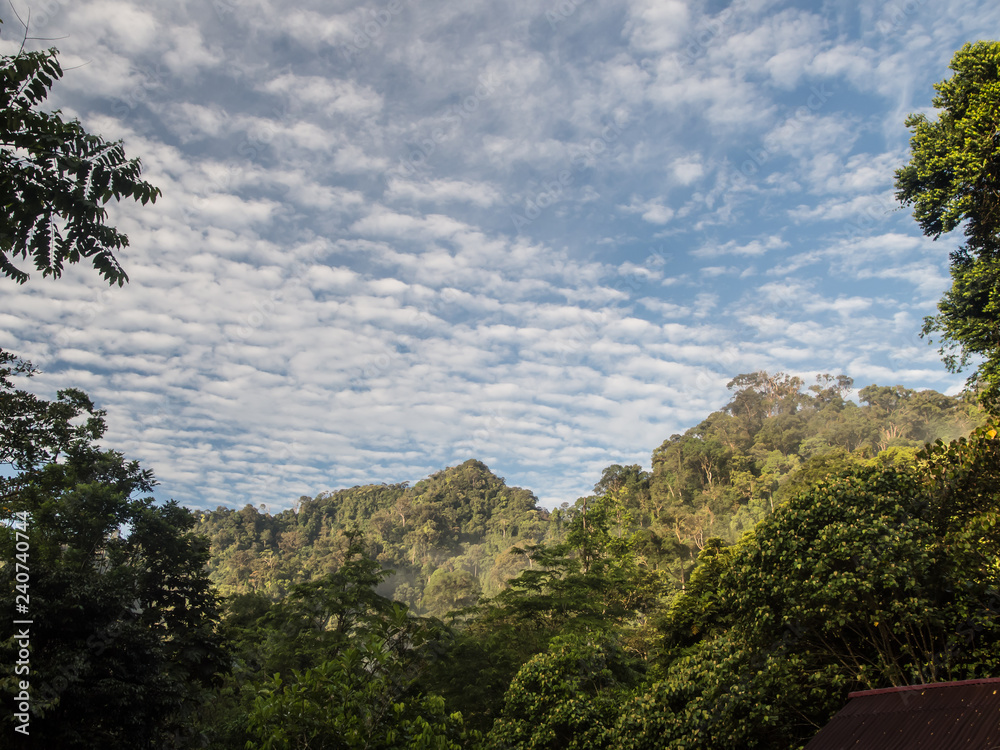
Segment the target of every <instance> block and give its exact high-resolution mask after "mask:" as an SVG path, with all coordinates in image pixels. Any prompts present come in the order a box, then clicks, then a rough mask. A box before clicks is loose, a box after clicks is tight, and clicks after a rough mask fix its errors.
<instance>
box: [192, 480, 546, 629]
mask: <svg viewBox="0 0 1000 750" xmlns="http://www.w3.org/2000/svg"><path fill="white" fill-rule="evenodd" d="M549 517H550V514H549V513H548V512H547V511H545V510H544V509H542V508H540V507H539V506H538V499H537V498H536V497H535V496H534V495H533V494H532V493H531V492H529V491H528V490H525V489H521V488H519V487H508V486H507V485H506V483H505V482H504V480H503V479H501V478H500V477H497V476H495V475H494V474H492V473H491V472H490V470H489V468H488V467H487V466H486V465H485V464H483V463H481V462H479V461H476V460H469V461H466V462H465V463H463V464H461V465H460V466H456V467H453V468H449V469H446V470H444V471H440V472H438V473H436V474H434V475H432V476H430V477H428V478H427V479H424V480H422V481H420V482H418V483H417V484H415V485H414V486H413V487H408V486H407V483H402V484H370V485H364V486H361V487H352V488H350V489H343V490H337V491H336V492H324V493H321V494H319V495H317V496H316V497H315V498H313V499H310V498H308V497H303V498H301V499H300V503H299V505H298V507H297V508H296V509H293V510H286V511H284V512H282V513H278V514H276V515H270V514H267V513H261V512H258V511H257V510H256V509H254V508H253V507H251V506H249V505H248V506H246V507H244V508H243V509H242V510H239V511H235V510H229V509H224V508H219V509H217V510H215V511H213V512H210V513H202V514H200V516H199V524H198V527H197V528H196V531H198V532H199V533H203V534H206V535H207V536H208V537H209V538H210V540H211V545H212V547H211V548H212V557H211V562H210V572H211V577H212V579H213V581H214V582H215V583H216V585H217V586H218V587H219V589H220V590H221V591H222V592H224V593H235V592H247V591H261V592H265V593H268V594H272V595H276V596H280V595H283V594H284V593H285V592H286V591H287V590H288V588H289V587H290V586H291V585H292V584H294V583H298V582H301V581H307V580H313V579H315V578H318V577H321V576H323V575H325V574H327V573H330V572H332V571H334V570H336V569H337V568H338V567H339V565H340V563H341V561H342V559H343V555H344V552H345V550H346V546H347V545H346V541H345V538H344V532H345V531H347V530H348V529H351V528H357V529H359V530H360V531H362V532H363V533H364V536H365V540H366V542H367V545H368V547H369V553H370V554H371V555H372V556H373V557H374V558H375V559H377V560H378V561H379V562H380V563H381V564H382V565H383V566H384V567H386V568H391V569H393V570H395V571H396V574H395V575H394V576H392V577H391V578H390V579H388V580H387V581H386V582H385V583H384V584H383V587H382V589H381V590H380V593H383V594H384V595H386V596H391V597H392V598H395V599H397V600H399V601H404V602H407V603H409V604H411V605H412V606H414V607H416V608H417V609H425V610H428V611H442V612H443V611H447V610H450V609H454V608H456V607H458V606H463V605H465V604H468V603H474V602H475V601H476V600H477V599H478V597H479V595H480V594H481V593H484V592H485V593H490V592H495V591H497V590H498V589H499V588H500V587H501V585H502V584H503V583H504V582H505V581H507V580H508V579H509V578H510V577H512V576H513V575H515V574H516V573H517V572H518V571H519V570H520V569H521V568H522V567H524V563H523V561H524V556H523V555H521V554H519V553H508V552H506V550H509V549H510V548H511V547H515V546H517V545H522V546H523V545H526V544H533V543H536V542H538V541H540V540H542V539H543V538H544V537H545V534H546V532H547V530H548V527H549Z"/></svg>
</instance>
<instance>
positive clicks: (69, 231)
mask: <svg viewBox="0 0 1000 750" xmlns="http://www.w3.org/2000/svg"><path fill="white" fill-rule="evenodd" d="M57 54H58V52H57V50H55V49H49V50H46V51H40V52H25V51H23V50H21V51H19V52H18V53H17V54H16V55H4V56H0V113H2V116H0V201H2V203H3V212H2V213H0V272H2V273H3V275H4V276H7V277H8V278H11V279H14V281H16V282H17V283H19V284H23V283H25V282H26V281H27V280H28V278H29V275H28V273H27V272H26V271H24V270H22V269H21V268H18V267H17V266H15V265H14V262H13V259H14V258H17V257H21V258H23V259H25V260H27V259H28V258H29V257H30V259H31V263H32V264H33V265H34V267H35V268H36V269H37V270H39V271H41V272H42V276H52V277H54V278H58V277H59V276H60V275H61V274H62V271H63V267H64V265H65V264H66V263H78V262H80V261H81V259H83V258H89V259H90V261H91V263H92V265H93V266H94V268H95V269H96V270H97V271H98V273H100V274H101V276H103V277H104V279H105V280H106V281H107V282H108V284H111V285H113V284H118V285H119V286H122V285H123V284H124V283H125V282H126V281H128V274H126V273H125V269H124V268H122V266H121V264H120V263H119V262H118V259H117V258H116V257H115V251H118V250H121V249H122V248H124V247H126V246H127V245H128V237H126V236H125V235H124V234H122V233H121V232H119V231H118V230H116V229H115V228H114V227H112V226H108V225H107V224H106V223H105V221H106V219H107V217H108V212H107V209H105V208H104V206H105V205H106V204H107V203H108V201H110V200H111V199H112V198H114V199H115V200H121V199H122V198H133V199H134V200H137V201H141V202H142V203H143V205H145V204H146V203H148V202H150V201H155V200H156V198H157V196H159V195H160V190H159V189H158V188H155V187H153V186H152V185H150V184H149V183H148V182H144V181H142V180H140V179H139V175H140V173H141V166H140V163H139V160H138V159H127V158H126V156H125V149H124V147H123V145H122V142H121V141H115V142H111V143H109V142H106V141H105V140H103V139H102V138H101V137H100V136H96V135H92V134H90V133H88V132H87V131H86V130H84V129H83V126H82V125H81V124H80V123H79V121H77V120H69V121H65V120H63V119H62V117H61V116H60V112H59V111H58V110H56V111H54V112H43V111H41V110H40V109H39V107H40V106H41V105H42V104H43V102H44V101H45V99H46V98H47V97H48V94H49V90H50V89H51V87H52V84H53V83H54V82H55V81H56V80H58V79H59V78H61V77H62V75H63V71H62V67H61V66H60V65H59V61H58V59H57V58H56V55H57Z"/></svg>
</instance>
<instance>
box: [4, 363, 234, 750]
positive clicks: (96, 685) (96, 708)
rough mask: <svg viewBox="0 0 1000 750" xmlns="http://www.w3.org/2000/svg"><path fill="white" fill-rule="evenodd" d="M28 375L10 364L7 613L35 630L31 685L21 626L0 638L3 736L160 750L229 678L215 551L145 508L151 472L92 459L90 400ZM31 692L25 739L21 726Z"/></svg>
mask: <svg viewBox="0 0 1000 750" xmlns="http://www.w3.org/2000/svg"><path fill="white" fill-rule="evenodd" d="M31 371H32V370H31V366H30V365H29V364H28V363H26V362H23V361H21V360H19V359H17V358H16V357H14V356H13V355H11V354H9V353H6V352H0V460H2V462H3V464H5V465H6V466H5V467H4V468H5V471H3V472H2V476H0V498H2V504H0V606H2V607H3V608H4V610H5V611H6V612H14V611H15V605H16V604H21V605H23V609H19V610H17V611H18V612H19V614H21V619H25V620H30V621H31V623H30V626H29V628H28V629H29V631H30V633H29V636H28V639H29V641H30V648H29V649H28V650H29V651H30V657H29V659H28V660H27V661H28V663H29V664H30V666H29V668H30V672H27V673H25V672H23V671H22V672H16V670H15V663H16V662H17V661H18V660H19V659H20V657H21V652H20V649H21V648H23V641H19V640H18V638H17V636H18V635H19V634H21V633H22V631H20V630H16V629H15V628H16V627H22V626H14V625H13V624H12V621H11V619H9V618H8V619H6V620H5V621H4V625H3V630H2V631H0V663H2V664H3V667H2V668H0V693H2V694H3V709H2V712H0V724H2V725H3V732H4V735H5V736H6V737H11V738H14V740H22V739H23V740H24V742H25V746H33V747H62V748H87V747H94V746H98V745H99V746H101V747H109V748H124V747H130V748H152V747H163V746H164V745H165V743H166V742H167V741H168V740H169V738H170V736H171V735H173V734H175V733H177V732H181V731H182V730H184V729H185V727H187V726H188V723H187V721H188V714H189V712H190V710H191V709H192V708H193V707H194V706H196V705H197V704H198V703H200V702H201V700H202V698H203V689H204V688H205V687H207V685H208V684H209V683H210V682H211V681H212V679H213V677H214V675H215V674H216V672H217V671H219V670H220V669H221V668H222V665H223V654H222V650H221V648H220V641H219V637H218V636H217V634H216V627H215V626H216V612H217V609H216V597H215V595H214V594H213V593H212V592H211V591H210V589H209V582H208V578H207V576H206V575H205V572H204V567H205V563H206V562H207V560H208V546H207V544H205V542H204V540H203V539H201V538H199V537H196V536H194V535H192V534H191V533H189V530H190V528H191V526H192V525H193V524H194V520H193V518H192V516H191V514H190V513H189V512H188V511H187V510H185V509H183V508H181V507H179V506H178V505H177V504H176V503H173V502H169V503H165V504H156V503H155V502H154V501H153V499H152V498H150V497H141V495H142V494H144V493H148V492H149V491H150V490H151V489H152V487H153V485H154V480H153V476H152V473H151V472H149V471H147V470H144V469H142V468H140V466H139V464H138V463H137V462H135V461H126V460H125V458H124V457H123V456H122V455H121V454H120V453H117V452H115V451H109V450H103V449H101V448H100V447H99V446H98V445H96V441H97V440H99V439H100V437H101V436H102V435H103V433H104V429H105V423H104V412H102V411H100V410H97V409H95V408H94V406H93V404H92V403H91V401H90V399H88V398H87V396H86V395H85V394H84V393H82V392H81V391H75V390H73V391H62V392H60V393H59V398H58V400H57V401H55V402H49V401H45V400H43V399H39V398H38V397H36V396H34V395H33V394H30V393H27V392H25V391H22V390H18V389H16V388H15V387H14V383H13V377H15V376H16V375H30V373H31ZM15 521H16V522H17V524H16V525H15ZM21 524H24V525H25V527H26V528H25V529H24V530H23V531H22V530H21V529H20V528H17V527H19V526H20V525H21ZM19 532H20V533H19ZM15 552H16V555H15ZM15 563H18V564H20V567H19V566H18V565H16V564H15ZM25 571H27V572H25ZM21 660H22V661H24V660H23V659H21ZM21 681H26V682H27V683H28V688H27V689H28V692H29V694H30V701H29V703H30V708H29V710H28V712H27V713H29V714H30V716H29V717H28V718H29V721H30V726H29V731H30V736H29V737H23V736H22V735H21V734H18V733H15V732H14V731H13V726H12V722H13V723H14V724H23V723H24V721H23V718H22V719H21V720H18V719H16V718H15V717H14V716H13V715H12V711H11V709H12V708H13V706H14V705H15V704H14V695H15V694H17V693H18V692H19V691H20V690H22V689H23V687H22V685H21ZM29 740H30V742H33V743H34V744H33V745H31V744H29ZM189 744H190V743H189V742H185V741H181V745H182V746H183V745H189Z"/></svg>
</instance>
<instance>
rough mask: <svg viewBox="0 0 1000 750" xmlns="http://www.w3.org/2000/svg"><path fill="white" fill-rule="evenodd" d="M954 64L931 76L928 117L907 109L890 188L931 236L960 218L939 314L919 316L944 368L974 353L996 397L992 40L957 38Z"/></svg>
mask: <svg viewBox="0 0 1000 750" xmlns="http://www.w3.org/2000/svg"><path fill="white" fill-rule="evenodd" d="M950 67H951V69H952V70H953V71H954V72H955V74H954V75H953V76H952V77H951V78H949V79H947V80H945V81H942V82H941V83H938V84H935V86H934V88H935V89H936V91H937V96H935V97H934V99H933V104H934V106H935V107H936V108H937V109H938V110H940V113H939V116H938V118H937V119H936V120H934V121H931V120H929V119H928V118H927V117H926V116H925V115H922V114H913V115H910V116H909V117H908V118H907V120H906V125H907V127H908V128H910V129H911V130H912V132H913V136H912V138H911V140H910V148H911V152H912V153H911V157H910V161H909V163H908V164H907V165H906V166H904V167H903V168H901V169H899V170H898V171H897V172H896V196H897V198H899V200H900V201H901V202H902V203H903V204H904V205H907V206H910V205H912V206H913V215H914V218H915V219H916V220H917V222H918V223H919V224H920V227H921V229H923V232H924V234H926V235H928V236H930V237H934V238H937V237H939V236H940V235H942V234H944V233H946V232H950V231H951V230H953V229H955V228H957V227H958V226H959V225H962V224H963V223H964V232H965V238H966V243H965V245H963V246H962V247H961V248H960V249H959V250H957V251H955V252H954V253H952V255H951V277H952V285H951V288H950V289H949V290H948V291H947V292H945V294H944V296H943V297H942V299H941V301H940V302H939V303H938V314H937V315H936V316H933V317H929V318H927V319H926V320H925V322H924V333H925V334H931V333H937V334H938V335H939V336H940V340H941V344H942V346H941V353H942V355H944V359H945V364H946V365H947V366H948V368H949V369H951V370H952V371H955V372H957V371H959V370H961V369H963V368H965V367H966V366H967V365H969V364H970V362H971V361H973V360H976V359H978V358H980V357H981V358H982V360H983V361H982V363H981V364H979V365H978V366H977V367H976V368H975V370H974V371H973V373H972V376H971V377H970V382H974V381H976V380H977V379H978V380H980V381H981V384H982V386H983V388H984V393H983V396H984V401H985V402H987V403H988V404H992V406H993V408H994V409H995V408H996V407H997V406H1000V42H985V41H980V42H976V43H974V44H966V45H965V46H964V47H962V49H960V50H959V51H958V52H957V53H955V56H954V57H953V58H952V61H951V66H950Z"/></svg>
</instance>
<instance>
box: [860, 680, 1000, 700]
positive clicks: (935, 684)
mask: <svg viewBox="0 0 1000 750" xmlns="http://www.w3.org/2000/svg"><path fill="white" fill-rule="evenodd" d="M990 684H996V685H1000V677H980V678H979V679H976V680H959V681H958V682H929V683H927V684H925V685H903V686H902V687H891V688H879V689H877V690H858V691H855V692H853V693H848V694H847V697H848V698H852V699H853V698H867V697H868V696H871V695H886V694H887V693H905V692H908V691H911V690H931V689H933V688H945V687H959V686H962V685H990Z"/></svg>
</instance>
